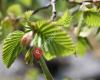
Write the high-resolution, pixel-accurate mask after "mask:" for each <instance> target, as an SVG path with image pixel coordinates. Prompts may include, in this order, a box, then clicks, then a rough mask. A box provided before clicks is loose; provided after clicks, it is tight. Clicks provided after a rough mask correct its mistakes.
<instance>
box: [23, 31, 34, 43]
mask: <svg viewBox="0 0 100 80" xmlns="http://www.w3.org/2000/svg"><path fill="white" fill-rule="evenodd" d="M32 38H33V32H32V31H30V32H28V33H26V34H25V35H24V36H23V37H22V39H21V43H22V44H23V45H29V44H30V42H31V41H32Z"/></svg>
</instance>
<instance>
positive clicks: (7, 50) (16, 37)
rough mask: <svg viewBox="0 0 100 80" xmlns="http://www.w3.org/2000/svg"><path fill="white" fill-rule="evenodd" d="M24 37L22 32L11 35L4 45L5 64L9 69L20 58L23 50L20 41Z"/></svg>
mask: <svg viewBox="0 0 100 80" xmlns="http://www.w3.org/2000/svg"><path fill="white" fill-rule="evenodd" d="M23 35H24V33H23V32H22V31H15V32H13V33H10V34H9V35H8V36H7V37H6V38H5V39H4V43H3V55H2V56H3V62H4V64H5V65H6V66H7V67H8V68H9V67H10V66H11V65H12V63H13V62H14V60H15V59H16V58H17V57H18V56H19V54H20V52H21V50H22V48H21V45H20V39H21V37H22V36H23Z"/></svg>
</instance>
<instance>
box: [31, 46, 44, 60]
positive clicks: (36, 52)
mask: <svg viewBox="0 0 100 80" xmlns="http://www.w3.org/2000/svg"><path fill="white" fill-rule="evenodd" d="M32 54H33V56H34V57H35V59H36V60H39V59H40V58H41V56H42V55H43V51H42V50H41V49H40V48H35V49H34V50H33V51H32Z"/></svg>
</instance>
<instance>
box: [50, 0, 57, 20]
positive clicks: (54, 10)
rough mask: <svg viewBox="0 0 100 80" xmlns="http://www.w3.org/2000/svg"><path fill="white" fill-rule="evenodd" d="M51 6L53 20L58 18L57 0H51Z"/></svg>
mask: <svg viewBox="0 0 100 80" xmlns="http://www.w3.org/2000/svg"><path fill="white" fill-rule="evenodd" d="M51 6H52V16H51V20H52V21H54V20H55V18H56V0H51Z"/></svg>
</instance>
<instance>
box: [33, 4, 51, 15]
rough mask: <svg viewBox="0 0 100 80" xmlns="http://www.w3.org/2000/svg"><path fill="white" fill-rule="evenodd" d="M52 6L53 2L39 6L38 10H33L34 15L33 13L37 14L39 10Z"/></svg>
mask: <svg viewBox="0 0 100 80" xmlns="http://www.w3.org/2000/svg"><path fill="white" fill-rule="evenodd" d="M50 6H51V4H48V5H47V6H44V7H41V8H38V9H36V10H34V11H33V13H32V15H33V14H36V13H37V12H39V11H40V10H43V9H47V8H49V7H50Z"/></svg>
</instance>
